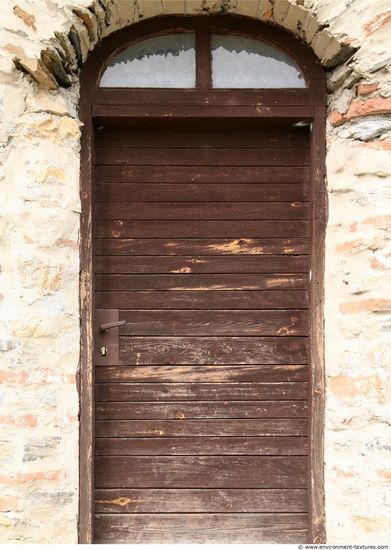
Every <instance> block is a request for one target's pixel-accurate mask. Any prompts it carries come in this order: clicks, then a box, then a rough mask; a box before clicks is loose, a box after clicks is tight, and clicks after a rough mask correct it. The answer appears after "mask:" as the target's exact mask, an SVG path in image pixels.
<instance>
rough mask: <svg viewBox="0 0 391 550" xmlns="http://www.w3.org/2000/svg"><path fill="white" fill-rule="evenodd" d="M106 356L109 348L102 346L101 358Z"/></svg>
mask: <svg viewBox="0 0 391 550" xmlns="http://www.w3.org/2000/svg"><path fill="white" fill-rule="evenodd" d="M106 355H107V348H106V346H102V347H101V348H100V356H101V357H106Z"/></svg>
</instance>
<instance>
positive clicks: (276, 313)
mask: <svg viewBox="0 0 391 550" xmlns="http://www.w3.org/2000/svg"><path fill="white" fill-rule="evenodd" d="M307 317H308V315H307V312H306V311H305V310H288V311H285V310H251V311H244V312H243V311H233V310H228V311H221V310H220V311H202V310H197V311H185V310H170V311H168V310H163V311H160V310H153V311H152V310H146V311H137V310H132V311H129V312H128V311H122V312H121V315H120V318H121V320H124V321H126V325H124V326H122V327H120V335H121V336H143V335H153V336H237V335H238V334H240V335H241V336H307V335H308V319H307Z"/></svg>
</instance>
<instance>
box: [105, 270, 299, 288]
mask: <svg viewBox="0 0 391 550" xmlns="http://www.w3.org/2000/svg"><path fill="white" fill-rule="evenodd" d="M95 285H96V290H103V291H105V292H107V291H110V290H115V291H130V290H172V291H177V290H180V291H182V290H185V291H186V290H189V291H205V290H224V291H227V290H271V289H275V290H291V289H292V290H304V289H306V288H307V286H308V277H307V276H306V275H301V274H292V275H291V274H288V275H286V274H279V275H268V274H257V275H252V274H250V275H248V274H221V275H218V274H208V275H204V274H191V273H189V274H186V275H183V274H179V273H178V274H175V275H174V274H172V275H127V274H125V275H100V274H98V275H96V277H95Z"/></svg>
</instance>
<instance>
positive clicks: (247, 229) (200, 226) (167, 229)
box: [96, 219, 308, 239]
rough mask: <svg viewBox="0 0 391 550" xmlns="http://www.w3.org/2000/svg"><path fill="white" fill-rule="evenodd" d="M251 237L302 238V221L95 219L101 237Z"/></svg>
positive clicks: (305, 231) (305, 224)
mask: <svg viewBox="0 0 391 550" xmlns="http://www.w3.org/2000/svg"><path fill="white" fill-rule="evenodd" d="M157 235H160V236H161V238H162V239H169V238H174V239H178V238H190V239H192V238H200V237H207V238H210V237H223V238H227V237H229V238H234V239H237V238H248V237H249V238H252V237H263V238H264V237H306V236H307V235H308V222H307V221H305V220H270V221H265V220H261V221H250V220H249V221H237V220H236V221H232V222H227V221H222V220H221V221H189V222H187V221H173V220H170V221H165V222H161V221H144V220H140V221H132V220H118V219H117V220H98V223H97V224H96V236H97V237H98V238H99V237H100V238H105V239H112V238H115V239H119V238H121V239H134V238H142V239H145V238H149V237H151V238H156V236H157Z"/></svg>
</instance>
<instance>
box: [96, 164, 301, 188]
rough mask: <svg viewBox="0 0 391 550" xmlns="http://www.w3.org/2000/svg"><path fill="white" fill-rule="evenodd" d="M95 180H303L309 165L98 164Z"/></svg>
mask: <svg viewBox="0 0 391 550" xmlns="http://www.w3.org/2000/svg"><path fill="white" fill-rule="evenodd" d="M95 170H96V177H97V182H98V183H103V182H105V183H109V182H110V181H115V182H118V183H120V182H129V183H131V182H133V183H159V184H161V183H182V184H183V183H197V182H198V183H204V184H208V183H236V184H238V183H245V184H249V183H256V184H260V183H270V182H274V181H276V182H278V184H281V183H288V182H290V183H302V182H306V181H308V175H309V171H308V166H259V167H258V166H228V167H226V166H197V167H194V168H193V169H191V170H190V169H189V168H188V167H187V166H132V167H126V166H97V167H96V169H95Z"/></svg>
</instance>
